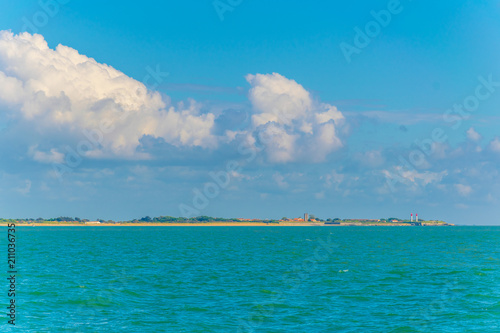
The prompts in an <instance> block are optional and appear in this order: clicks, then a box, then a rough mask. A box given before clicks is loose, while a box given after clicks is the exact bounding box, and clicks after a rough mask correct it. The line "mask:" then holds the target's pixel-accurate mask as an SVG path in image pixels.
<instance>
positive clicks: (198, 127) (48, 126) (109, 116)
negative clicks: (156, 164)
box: [0, 31, 216, 161]
mask: <svg viewBox="0 0 500 333" xmlns="http://www.w3.org/2000/svg"><path fill="white" fill-rule="evenodd" d="M188 104H189V105H186V106H184V105H183V104H181V105H179V106H177V107H174V106H171V105H168V102H166V101H165V99H163V98H162V97H161V95H160V94H159V93H157V92H151V91H148V90H147V89H146V86H145V85H144V84H143V83H141V82H139V81H136V80H134V79H132V78H130V77H128V76H126V75H125V74H123V73H122V72H120V71H118V70H116V69H114V68H112V67H110V66H108V65H105V64H100V63H98V62H96V61H95V60H94V59H92V58H88V57H86V56H85V55H81V54H79V53H78V51H76V50H75V49H72V48H70V47H66V46H63V45H59V46H57V48H56V49H55V50H53V49H50V48H49V47H48V45H47V42H46V41H45V40H44V38H43V37H42V36H41V35H30V34H28V33H23V34H19V35H14V34H12V33H11V32H8V31H2V32H0V105H3V108H7V109H9V110H11V111H12V112H14V114H15V117H18V118H20V119H21V120H22V121H25V122H31V123H32V124H33V126H36V128H37V131H40V132H41V133H42V134H48V133H50V132H51V131H54V130H58V129H61V128H65V129H67V133H68V134H71V133H73V134H77V135H78V134H81V133H83V132H85V131H100V132H101V133H99V135H102V140H100V144H99V146H95V147H92V149H90V150H88V151H87V154H88V155H94V156H105V155H106V156H110V155H111V156H121V157H124V156H129V157H130V156H134V155H137V153H136V148H137V147H138V146H139V145H140V142H139V140H140V139H141V138H142V137H143V136H144V135H150V136H153V137H156V138H162V139H164V140H165V141H166V142H168V143H171V144H173V145H176V146H201V147H212V146H214V145H215V144H216V141H215V138H214V137H213V136H212V134H211V128H212V127H213V124H214V118H215V117H214V115H213V114H211V113H208V114H201V113H200V110H199V109H200V106H199V105H197V103H195V102H194V101H190V103H188ZM95 136H96V137H98V135H95ZM47 154H48V155H47ZM58 154H60V152H58V151H57V150H52V151H51V152H50V154H49V153H44V152H37V151H34V152H33V156H34V158H36V157H38V159H39V160H45V161H50V160H51V158H49V157H50V156H54V157H57V156H59V155H58Z"/></svg>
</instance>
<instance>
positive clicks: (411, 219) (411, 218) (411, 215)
mask: <svg viewBox="0 0 500 333" xmlns="http://www.w3.org/2000/svg"><path fill="white" fill-rule="evenodd" d="M410 222H413V213H411V214H410Z"/></svg>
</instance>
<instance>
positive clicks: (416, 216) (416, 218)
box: [415, 214, 418, 222]
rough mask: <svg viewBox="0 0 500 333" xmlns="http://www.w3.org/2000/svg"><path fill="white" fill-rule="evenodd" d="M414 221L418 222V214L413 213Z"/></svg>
mask: <svg viewBox="0 0 500 333" xmlns="http://www.w3.org/2000/svg"><path fill="white" fill-rule="evenodd" d="M415 222H418V214H415Z"/></svg>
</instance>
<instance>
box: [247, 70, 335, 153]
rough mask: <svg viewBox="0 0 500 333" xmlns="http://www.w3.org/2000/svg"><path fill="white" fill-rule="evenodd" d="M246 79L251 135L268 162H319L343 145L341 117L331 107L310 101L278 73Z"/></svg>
mask: <svg viewBox="0 0 500 333" xmlns="http://www.w3.org/2000/svg"><path fill="white" fill-rule="evenodd" d="M246 79H247V81H248V82H249V83H250V85H251V89H250V92H249V99H250V102H251V103H252V107H253V109H254V114H253V115H252V124H253V130H254V135H256V136H257V138H260V139H262V138H263V139H262V140H261V141H264V142H263V143H264V144H265V146H266V151H267V156H268V158H269V160H270V161H271V162H276V163H284V162H290V161H297V160H304V159H306V160H310V161H313V162H320V161H323V160H324V159H325V158H326V156H327V155H328V154H330V153H331V152H333V151H335V150H337V149H339V148H340V147H342V146H343V143H342V140H341V139H340V137H339V133H338V128H339V127H340V126H342V125H343V123H344V116H343V115H342V113H341V112H340V111H338V110H337V108H336V107H335V106H333V105H329V104H326V103H319V102H317V101H315V100H313V99H312V97H311V94H310V93H309V92H308V91H307V90H306V89H304V87H303V86H302V85H300V84H298V83H297V82H295V81H294V80H290V79H288V78H286V77H284V76H282V75H280V74H278V73H273V74H256V75H251V74H249V75H247V77H246Z"/></svg>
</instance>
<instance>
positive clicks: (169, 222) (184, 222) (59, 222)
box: [0, 214, 453, 226]
mask: <svg viewBox="0 0 500 333" xmlns="http://www.w3.org/2000/svg"><path fill="white" fill-rule="evenodd" d="M10 223H16V224H17V225H20V226H22V225H25V226H453V224H450V223H446V222H444V221H439V220H423V219H419V220H418V221H414V220H413V219H412V220H405V219H400V218H395V217H390V218H382V219H339V218H327V219H321V218H318V217H316V216H314V215H309V214H304V216H303V217H297V218H287V217H282V218H281V219H279V220H273V219H245V218H229V219H228V218H221V217H211V216H198V217H191V218H186V217H172V216H159V217H153V218H152V217H149V216H146V217H143V218H140V219H134V220H129V221H113V220H102V219H96V220H89V219H81V218H78V217H74V218H73V217H67V216H61V217H57V218H50V219H44V218H41V217H40V218H37V219H33V218H29V219H2V218H0V225H3V226H5V225H8V224H10Z"/></svg>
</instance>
